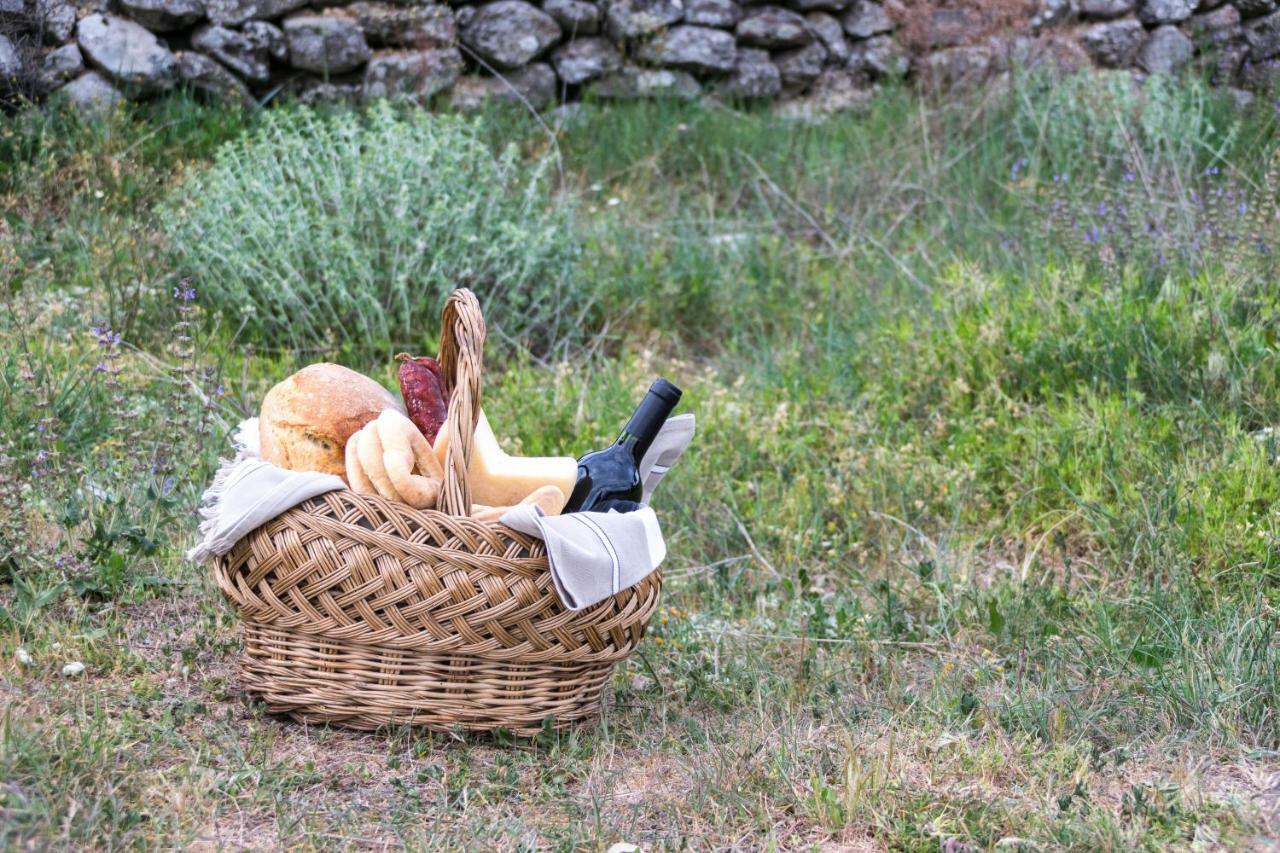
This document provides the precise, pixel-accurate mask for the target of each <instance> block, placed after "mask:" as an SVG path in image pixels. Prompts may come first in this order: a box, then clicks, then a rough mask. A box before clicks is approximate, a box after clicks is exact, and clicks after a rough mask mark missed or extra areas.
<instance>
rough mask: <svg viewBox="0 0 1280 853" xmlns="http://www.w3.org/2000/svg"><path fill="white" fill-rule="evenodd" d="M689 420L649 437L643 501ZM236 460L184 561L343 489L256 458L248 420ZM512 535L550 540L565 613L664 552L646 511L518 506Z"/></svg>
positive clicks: (252, 422) (204, 556)
mask: <svg viewBox="0 0 1280 853" xmlns="http://www.w3.org/2000/svg"><path fill="white" fill-rule="evenodd" d="M693 430H694V420H693V415H680V416H678V417H674V418H671V419H670V420H668V421H667V423H666V425H665V426H663V428H662V430H661V431H660V432H659V433H658V435H657V437H656V438H654V441H653V445H652V446H651V447H650V448H649V451H648V453H646V454H645V457H644V460H643V461H642V463H641V465H640V476H641V478H642V479H643V481H644V498H643V501H644V503H646V504H647V503H648V501H649V498H650V497H651V496H652V494H653V490H654V488H656V487H657V485H658V482H659V481H660V480H661V479H662V477H663V476H664V475H665V474H666V472H667V470H668V469H669V468H670V467H671V465H672V464H674V462H675V461H676V460H677V459H679V458H680V455H681V454H682V453H683V452H684V449H685V448H686V447H687V446H688V445H689V442H690V440H692V438H693ZM233 443H234V445H235V448H236V456H235V458H233V459H226V460H223V462H222V466H221V467H220V468H219V469H218V473H217V476H215V477H214V480H213V484H212V485H211V486H209V488H208V489H207V490H205V493H204V498H203V499H202V501H201V504H202V506H201V509H200V514H201V516H202V517H203V518H204V521H203V522H202V523H201V525H200V536H201V539H200V542H199V543H198V544H197V545H196V546H195V547H193V548H192V549H191V550H190V551H188V552H187V559H189V560H194V561H197V562H204V561H206V560H209V559H211V558H212V557H214V556H217V555H219V554H225V553H226V552H227V551H230V550H231V548H232V547H233V546H234V545H235V544H236V542H237V541H239V540H240V538H241V537H243V536H244V535H245V534H247V533H249V532H251V531H252V530H254V529H255V528H257V527H259V526H261V525H263V524H266V523H267V522H268V521H270V520H271V519H273V518H275V517H276V516H278V515H280V514H281V513H282V512H284V511H286V510H289V509H292V508H293V507H295V506H297V505H298V504H300V503H302V502H303V501H305V500H308V499H310V498H313V497H315V496H316V495H322V494H324V493H325V492H332V491H335V490H337V489H345V488H346V487H347V485H346V483H344V482H343V481H342V478H340V477H335V476H333V475H332V474H319V473H315V472H310V471H287V470H285V469H284V468H278V467H276V466H275V465H272V464H270V463H268V462H263V461H262V460H261V459H260V458H259V456H258V419H257V418H250V419H249V420H246V421H245V422H243V423H242V424H240V426H239V427H238V428H237V430H236V434H235V436H234V439H233ZM501 522H502V523H503V524H505V525H507V526H508V527H510V528H511V529H512V530H518V531H520V532H521V533H525V534H527V535H529V536H537V537H538V538H540V539H542V540H543V541H545V542H546V543H547V561H548V562H549V563H550V565H551V579H552V582H553V583H554V584H555V588H556V593H557V594H558V595H559V596H560V601H561V602H562V603H563V604H564V606H565V607H567V608H569V609H570V610H582V609H583V608H586V607H590V606H591V605H593V604H596V603H598V602H600V601H603V600H604V599H606V598H608V597H609V596H611V595H614V594H616V593H618V592H620V591H622V590H624V589H626V588H627V587H629V586H633V585H635V584H637V583H639V582H640V581H641V580H643V579H644V578H645V577H647V576H648V575H649V574H650V573H651V572H652V571H653V570H654V569H656V568H657V567H658V565H659V564H660V563H661V562H662V561H663V559H664V558H665V557H666V555H667V546H666V542H665V541H664V540H663V538H662V529H661V527H659V526H658V516H657V515H656V514H655V513H654V511H653V510H652V509H650V508H649V507H648V506H644V507H642V508H641V509H639V510H636V511H635V512H625V513H620V512H615V511H610V512H607V513H604V512H578V513H570V514H569V515H558V516H547V515H543V514H542V512H541V510H539V509H537V507H534V506H518V507H514V508H513V509H511V510H510V511H509V512H507V513H506V514H505V515H503V516H502V518H501Z"/></svg>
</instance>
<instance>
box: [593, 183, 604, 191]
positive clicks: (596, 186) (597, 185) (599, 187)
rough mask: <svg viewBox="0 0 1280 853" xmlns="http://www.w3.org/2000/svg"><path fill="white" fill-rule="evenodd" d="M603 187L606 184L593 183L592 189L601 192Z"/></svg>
mask: <svg viewBox="0 0 1280 853" xmlns="http://www.w3.org/2000/svg"><path fill="white" fill-rule="evenodd" d="M603 189H604V184H592V185H591V191H592V192H593V193H598V192H600V191H601V190H603Z"/></svg>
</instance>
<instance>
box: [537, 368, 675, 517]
mask: <svg viewBox="0 0 1280 853" xmlns="http://www.w3.org/2000/svg"><path fill="white" fill-rule="evenodd" d="M680 393H681V392H680V389H679V388H677V387H676V386H674V385H672V384H671V383H670V382H668V381H667V380H665V379H659V380H658V381H657V382H654V383H653V386H652V387H650V388H649V393H647V394H645V395H644V399H643V400H641V401H640V405H639V406H637V407H636V410H635V412H634V413H633V414H632V415H631V420H629V421H627V425H626V426H625V427H623V429H622V434H621V435H619V436H618V440H617V441H615V442H614V443H613V444H611V445H609V446H608V447H606V448H604V449H603V450H596V451H593V452H591V453H588V454H587V455H586V456H583V457H582V458H581V459H579V460H578V480H577V482H576V483H575V484H574V486H573V494H571V495H569V501H568V503H566V504H565V506H564V510H563V511H562V512H566V513H569V512H598V511H603V510H605V509H608V505H610V504H613V505H615V506H619V505H620V506H627V505H628V504H630V503H637V502H639V500H640V498H641V496H642V495H643V491H644V489H643V486H644V484H643V483H642V482H641V480H640V461H641V460H642V459H644V455H645V453H646V452H648V450H649V445H651V444H653V439H654V438H655V437H656V436H657V435H658V431H659V430H661V429H662V425H663V424H664V423H666V422H667V418H668V417H670V416H671V411H672V410H673V409H674V408H675V407H676V404H677V403H679V402H680ZM620 501H622V502H628V503H622V504H618V503H617V502H620Z"/></svg>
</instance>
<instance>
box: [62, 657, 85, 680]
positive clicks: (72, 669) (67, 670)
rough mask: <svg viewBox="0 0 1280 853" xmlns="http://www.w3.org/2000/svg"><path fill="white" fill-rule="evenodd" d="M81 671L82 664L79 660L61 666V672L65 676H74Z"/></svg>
mask: <svg viewBox="0 0 1280 853" xmlns="http://www.w3.org/2000/svg"><path fill="white" fill-rule="evenodd" d="M83 672H84V664H82V663H80V661H78V660H76V661H72V662H71V663H69V664H67V665H66V666H64V667H63V668H62V674H63V675H65V676H66V677H67V678H75V677H76V676H77V675H80V674H82V673H83Z"/></svg>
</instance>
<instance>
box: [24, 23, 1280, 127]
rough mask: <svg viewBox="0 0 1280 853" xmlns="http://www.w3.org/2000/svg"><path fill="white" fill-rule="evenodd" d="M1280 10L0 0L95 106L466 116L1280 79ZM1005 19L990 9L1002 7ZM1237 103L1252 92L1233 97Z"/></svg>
mask: <svg viewBox="0 0 1280 853" xmlns="http://www.w3.org/2000/svg"><path fill="white" fill-rule="evenodd" d="M1278 6H1280V0H1230V2H1226V0H1199V2H1197V0H1030V2H1027V3H1026V4H1025V5H1022V4H1021V3H1019V2H1017V0H1009V2H984V0H970V2H968V3H957V2H952V3H943V2H921V0H914V2H913V0H883V2H875V1H874V0H775V3H755V2H752V0H745V2H740V1H739V0H530V2H527V1H526V0H495V2H489V3H476V4H470V3H451V4H444V3H433V2H427V0H102V2H96V0H89V2H84V0H0V24H2V25H3V28H4V32H5V33H7V35H3V36H0V77H3V78H5V79H6V80H7V81H8V82H7V86H8V89H9V91H10V93H12V92H14V91H15V90H16V89H18V88H20V83H22V81H25V86H26V90H24V91H29V93H31V94H33V95H35V96H38V97H44V96H48V95H52V94H55V93H61V95H62V96H63V97H66V98H68V99H70V100H71V102H72V103H74V104H77V105H79V106H82V107H85V108H95V107H98V106H100V105H103V104H110V103H114V102H115V101H117V100H119V99H121V98H147V97H152V96H156V95H159V94H161V93H164V92H166V91H169V90H171V89H173V88H175V87H179V86H187V87H190V88H192V89H194V90H195V91H197V92H199V93H203V94H206V95H209V96H212V97H218V98H225V99H235V100H241V101H244V102H264V101H268V100H271V99H274V98H279V97H280V96H281V95H288V94H292V95H294V96H296V97H298V98H300V99H302V100H304V101H308V102H316V101H334V100H348V99H349V100H355V99H359V98H366V97H378V96H396V97H406V98H412V99H416V100H419V101H422V102H430V103H433V104H441V103H448V104H452V105H453V106H454V107H457V108H460V109H474V108H477V107H480V106H482V105H483V104H484V103H485V102H486V101H489V100H495V99H496V100H505V101H516V102H522V103H526V104H528V105H530V106H532V107H536V108H539V109H541V108H545V107H547V106H549V105H552V104H553V103H555V102H556V101H572V100H575V99H578V98H580V97H582V96H584V95H591V96H594V97H596V98H602V99H613V98H635V97H674V98H694V97H699V96H710V97H716V98H720V99H723V100H726V101H733V102H740V101H775V102H776V103H777V105H778V108H779V109H782V110H787V111H793V112H795V113H797V114H807V113H822V112H829V111H835V110H840V109H846V108H850V107H855V106H857V105H859V104H861V103H864V102H865V101H866V99H867V98H868V97H869V93H870V91H871V90H872V89H873V88H874V86H875V85H876V84H877V83H878V82H879V81H882V80H885V79H888V78H894V77H899V76H909V77H910V78H911V79H912V80H913V81H916V82H917V83H918V84H920V85H922V86H927V87H933V88H951V87H975V86H978V85H982V84H984V83H986V82H987V81H988V80H990V78H991V77H992V76H994V75H999V74H1001V73H1003V72H1005V71H1007V70H1008V68H1010V67H1012V66H1013V65H1014V64H1018V65H1021V66H1036V65H1050V66H1052V67H1053V68H1056V69H1059V70H1062V71H1070V70H1075V69H1078V68H1083V67H1087V66H1090V65H1092V66H1099V67H1107V68H1128V69H1133V70H1134V71H1135V73H1137V74H1153V73H1170V72H1174V71H1177V70H1179V69H1182V68H1183V67H1184V66H1187V65H1189V64H1193V63H1195V64H1200V65H1208V67H1209V68H1210V69H1211V73H1212V76H1213V79H1214V80H1215V81H1216V82H1218V83H1220V84H1221V85H1226V86H1232V87H1237V86H1243V87H1247V88H1253V89H1261V88H1265V87H1269V86H1270V85H1271V84H1272V83H1273V82H1275V80H1276V79H1277V78H1278V77H1280V73H1278V72H1277V64H1278V63H1277V60H1276V57H1277V56H1280V9H1278ZM997 10H998V12H997ZM1238 97H1240V98H1241V99H1242V100H1243V99H1245V98H1247V97H1248V95H1247V94H1246V93H1245V92H1243V91H1238Z"/></svg>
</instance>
